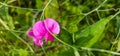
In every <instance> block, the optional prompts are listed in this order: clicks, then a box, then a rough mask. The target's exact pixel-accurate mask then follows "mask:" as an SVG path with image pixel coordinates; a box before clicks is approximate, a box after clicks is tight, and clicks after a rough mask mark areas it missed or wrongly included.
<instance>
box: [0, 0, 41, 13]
mask: <svg viewBox="0 0 120 56" xmlns="http://www.w3.org/2000/svg"><path fill="white" fill-rule="evenodd" d="M0 4H2V5H5V6H7V7H12V8H18V9H25V10H31V11H33V10H37V11H38V10H40V11H42V9H32V8H23V7H18V6H12V5H8V4H5V3H2V2H0Z"/></svg>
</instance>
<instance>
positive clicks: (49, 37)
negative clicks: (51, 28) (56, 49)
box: [45, 33, 54, 42]
mask: <svg viewBox="0 0 120 56" xmlns="http://www.w3.org/2000/svg"><path fill="white" fill-rule="evenodd" d="M45 37H46V38H45V39H46V42H47V41H54V37H53V36H52V35H51V34H49V33H47V34H46V35H45Z"/></svg>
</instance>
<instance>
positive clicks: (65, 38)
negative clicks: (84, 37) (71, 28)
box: [60, 29, 73, 45]
mask: <svg viewBox="0 0 120 56" xmlns="http://www.w3.org/2000/svg"><path fill="white" fill-rule="evenodd" d="M60 39H61V40H62V41H64V42H66V43H68V44H71V45H72V43H73V41H72V36H71V34H70V33H69V32H68V31H66V30H64V29H61V32H60Z"/></svg>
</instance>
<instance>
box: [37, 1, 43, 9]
mask: <svg viewBox="0 0 120 56" xmlns="http://www.w3.org/2000/svg"><path fill="white" fill-rule="evenodd" d="M36 8H38V9H41V8H42V0H36Z"/></svg>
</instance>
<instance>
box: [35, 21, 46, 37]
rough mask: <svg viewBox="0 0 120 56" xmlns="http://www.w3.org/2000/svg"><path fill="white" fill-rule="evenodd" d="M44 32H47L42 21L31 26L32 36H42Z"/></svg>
mask: <svg viewBox="0 0 120 56" xmlns="http://www.w3.org/2000/svg"><path fill="white" fill-rule="evenodd" d="M46 32H47V31H46V29H45V27H44V22H43V21H38V22H36V23H35V25H34V26H33V34H34V35H35V36H44V35H45V33H46Z"/></svg>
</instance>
